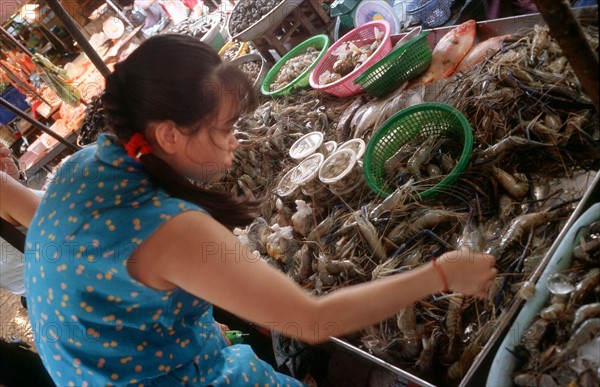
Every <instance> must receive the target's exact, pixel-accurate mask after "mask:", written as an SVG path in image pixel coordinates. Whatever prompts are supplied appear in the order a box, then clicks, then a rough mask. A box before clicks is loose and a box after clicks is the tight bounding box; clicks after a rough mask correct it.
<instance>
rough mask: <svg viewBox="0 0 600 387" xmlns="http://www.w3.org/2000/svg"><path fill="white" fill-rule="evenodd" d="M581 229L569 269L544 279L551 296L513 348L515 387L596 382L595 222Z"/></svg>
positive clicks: (599, 274)
mask: <svg viewBox="0 0 600 387" xmlns="http://www.w3.org/2000/svg"><path fill="white" fill-rule="evenodd" d="M582 231H583V232H582V234H583V235H582V236H581V238H580V240H579V243H577V244H576V245H575V248H574V249H573V258H574V262H573V264H572V266H571V268H569V269H568V270H566V271H564V272H562V273H555V274H553V275H552V277H549V278H548V283H547V286H548V289H549V290H550V293H551V294H552V297H551V299H550V300H549V303H548V304H547V305H545V307H544V308H543V309H542V310H541V311H540V313H539V317H538V318H537V319H536V320H535V321H534V322H533V323H532V324H531V325H530V326H529V327H528V328H526V330H525V333H524V335H523V339H522V340H521V343H520V344H519V345H518V346H517V347H516V348H515V352H516V353H515V354H514V355H515V356H516V357H517V359H518V364H520V365H521V366H520V367H519V368H518V369H517V370H516V372H515V374H514V377H513V381H514V383H515V385H517V386H531V385H541V384H542V383H544V384H545V385H560V386H566V385H579V386H593V385H598V384H599V383H600V378H599V376H598V367H600V354H599V352H598V347H599V346H600V302H598V300H599V297H600V292H599V291H598V289H599V288H598V285H599V284H600V269H598V264H599V263H600V243H599V241H600V221H596V222H595V223H592V224H591V225H589V226H587V227H585V229H584V230H582Z"/></svg>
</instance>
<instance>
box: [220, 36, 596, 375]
mask: <svg viewBox="0 0 600 387" xmlns="http://www.w3.org/2000/svg"><path fill="white" fill-rule="evenodd" d="M586 32H587V34H588V39H589V40H590V42H591V44H592V45H593V47H594V49H597V47H598V30H597V27H590V28H588V29H587V30H586ZM507 42H508V40H507V41H506V42H505V44H503V45H500V46H499V47H498V50H497V52H495V53H493V54H492V53H490V51H489V50H488V49H485V50H484V52H485V55H483V56H484V59H483V60H481V61H479V63H478V64H475V65H473V66H472V67H470V68H465V69H463V71H461V72H460V73H456V70H455V69H454V68H455V67H456V66H458V64H459V63H460V60H461V59H462V57H464V56H465V54H466V52H467V51H468V50H466V51H465V52H464V54H463V55H462V57H461V59H458V60H456V61H455V67H454V68H453V70H451V71H450V70H447V71H446V70H444V71H439V72H438V73H439V74H440V76H441V75H442V74H443V75H444V76H445V77H447V78H439V79H437V80H436V79H432V80H431V82H430V83H429V84H427V85H425V84H421V85H418V86H414V87H413V88H410V89H406V88H402V87H401V88H399V89H398V90H396V91H394V92H392V93H391V94H390V95H388V96H386V98H381V99H375V98H372V97H369V96H365V95H361V96H357V97H354V98H348V99H344V98H336V97H331V96H328V95H326V94H325V95H324V94H319V93H317V92H316V91H314V90H302V91H299V92H298V93H294V94H292V95H287V96H284V97H283V98H278V99H269V98H265V99H263V100H261V101H262V104H261V105H260V106H259V107H258V109H256V111H255V112H254V113H253V114H249V115H246V116H243V117H241V118H240V120H239V121H238V122H237V124H236V136H237V138H238V141H239V142H240V147H239V148H238V150H237V152H236V155H235V159H234V165H233V167H232V170H230V171H229V172H228V173H227V174H226V176H225V177H224V178H223V180H222V181H220V182H219V183H214V184H213V185H212V188H215V189H221V190H228V191H231V192H234V193H237V194H240V195H248V196H251V197H254V198H259V197H261V198H266V200H265V201H264V203H265V204H264V206H263V207H262V213H261V215H262V216H261V217H260V218H258V219H257V220H256V221H255V222H254V223H253V224H252V225H250V226H248V227H247V228H246V229H244V230H236V234H237V235H239V236H240V237H242V236H243V238H244V239H243V240H244V241H246V243H248V245H249V246H251V249H252V250H253V251H254V254H255V255H257V256H261V257H262V258H263V259H264V260H265V261H267V262H269V263H270V264H272V265H274V266H275V267H277V268H278V269H280V270H281V271H283V272H285V273H287V274H288V275H289V276H290V277H291V278H293V279H294V280H295V281H296V282H298V283H299V284H300V285H301V286H303V287H304V288H305V289H306V291H308V292H311V293H313V294H315V295H323V294H327V293H329V292H332V291H335V289H336V288H339V287H344V286H352V285H354V284H358V283H362V282H368V281H372V280H376V279H378V278H382V277H386V276H391V275H395V274H397V273H401V272H404V271H407V270H411V269H412V268H414V267H416V266H418V265H421V264H423V263H425V262H428V261H429V260H430V259H431V257H433V256H439V255H440V254H442V253H443V252H444V251H446V250H450V249H456V248H459V247H461V246H465V245H468V246H476V247H477V248H478V249H480V250H482V251H486V252H490V253H492V254H494V255H495V256H496V258H497V267H498V270H499V275H498V277H497V279H496V281H495V284H494V286H492V288H491V289H490V292H489V295H488V298H487V299H486V300H476V299H474V298H471V297H465V296H463V295H460V294H454V293H446V294H437V295H432V296H431V297H429V298H427V299H424V300H421V301H419V302H416V303H415V304H414V305H412V306H411V307H408V308H406V309H404V310H403V311H400V312H399V313H398V314H397V315H396V316H394V317H392V318H390V319H388V320H386V321H382V322H380V323H378V324H376V325H373V326H371V327H369V328H367V329H365V330H363V331H362V332H360V334H357V335H353V336H350V337H344V338H343V339H344V340H346V341H348V342H349V343H351V344H352V345H354V346H356V347H357V348H360V349H362V350H364V351H367V352H370V353H371V354H373V355H375V356H377V357H379V358H380V359H383V360H384V361H386V362H388V363H390V364H393V365H395V366H397V367H399V368H402V369H404V370H406V371H408V372H410V373H412V374H414V375H417V376H419V377H421V378H422V379H424V380H427V381H429V382H431V383H434V384H441V385H457V384H458V383H459V382H460V381H461V379H462V378H463V377H464V375H465V374H466V372H467V371H468V369H469V367H470V366H471V364H472V363H473V360H474V359H475V357H476V356H477V354H478V353H479V351H480V350H481V348H482V347H483V346H484V344H485V343H486V342H487V341H488V339H489V338H490V337H491V335H492V333H493V332H494V330H495V329H496V328H497V327H498V325H499V322H500V321H502V318H503V316H504V313H505V312H506V311H507V310H508V309H509V306H510V305H512V303H513V302H514V300H515V298H516V297H527V290H528V289H529V287H528V286H527V285H526V284H527V283H528V279H529V277H530V275H531V274H532V273H533V272H534V271H535V268H536V265H537V264H538V262H539V261H540V259H541V258H542V257H544V255H545V254H546V253H547V252H548V250H549V249H550V246H551V245H552V243H553V242H554V240H555V239H556V237H557V236H558V235H559V233H560V231H561V230H562V228H563V227H564V225H565V222H566V221H567V218H568V217H569V215H570V214H571V213H572V212H573V210H574V208H575V207H576V205H577V203H578V202H579V201H580V199H581V197H582V195H583V193H584V192H585V191H586V190H587V189H588V186H589V184H590V182H591V181H592V179H593V177H594V175H595V174H596V173H597V171H598V170H599V169H600V152H599V151H598V149H600V126H599V122H598V113H597V112H595V110H594V108H593V106H592V105H591V103H590V102H589V98H588V97H587V96H586V95H585V94H583V93H582V92H581V87H580V85H579V82H578V79H577V78H576V77H575V75H574V74H573V72H572V70H571V69H570V67H569V65H568V63H567V61H566V59H564V56H563V55H562V52H561V50H560V47H558V45H557V44H556V42H555V41H554V40H553V39H552V38H551V37H550V36H549V35H548V34H547V29H546V28H545V27H540V26H536V27H534V28H530V29H526V30H522V31H518V32H517V33H515V34H514V35H513V36H512V38H511V40H510V42H511V43H510V44H507ZM438 54H439V53H438ZM440 55H445V56H447V55H448V53H447V52H445V53H441V54H440ZM437 60H438V61H440V60H441V62H443V58H438V59H437ZM476 62H477V61H476ZM554 68H556V69H559V70H557V71H551V70H550V69H554ZM436 71H437V70H436ZM557 74H560V76H558V75H557ZM434 78H435V77H434ZM428 101H438V102H443V103H447V104H449V105H452V106H454V107H455V108H457V109H458V110H459V111H461V112H462V113H463V114H464V115H465V117H466V118H467V120H468V121H469V123H470V125H471V127H472V129H473V137H474V144H473V152H472V154H471V159H470V162H469V164H468V166H467V167H466V169H465V171H464V172H463V173H462V175H461V176H460V178H459V179H458V180H457V182H456V183H454V184H453V185H452V186H448V187H446V188H444V190H443V192H442V193H441V194H439V195H438V196H436V197H434V198H431V199H428V200H426V201H416V200H415V198H414V191H415V190H416V189H424V188H428V187H431V186H432V185H434V184H435V181H428V179H427V177H428V176H429V175H435V174H438V173H440V174H441V175H442V176H443V175H444V174H446V173H447V172H446V171H447V169H446V168H444V167H443V163H444V161H443V159H444V158H443V154H444V153H447V151H446V149H452V148H451V144H443V143H442V144H437V143H436V141H432V143H428V142H426V143H423V144H411V145H412V148H411V149H410V150H408V149H407V150H405V151H406V153H410V155H404V154H403V153H404V152H403V151H400V153H398V154H397V155H395V156H394V157H393V159H394V160H391V161H390V162H389V163H388V165H387V167H388V168H390V169H391V170H393V169H394V168H398V164H397V162H398V161H401V160H403V159H404V158H406V162H407V161H408V160H409V159H410V158H411V157H415V160H414V162H413V163H411V165H412V166H411V171H410V174H408V173H404V174H403V173H400V175H402V176H403V177H405V178H404V179H403V180H402V181H401V184H398V188H397V189H396V190H395V191H394V192H393V193H392V194H391V195H390V196H388V197H387V198H382V197H378V196H376V195H375V194H374V193H373V192H372V191H371V190H370V189H368V187H367V186H366V184H361V185H359V186H358V187H356V188H355V189H353V190H352V191H351V192H349V193H346V194H345V195H344V196H340V195H336V193H335V190H332V189H331V188H330V187H329V186H325V187H324V188H323V189H322V190H320V191H319V192H318V196H317V195H316V194H315V195H311V191H307V190H304V191H303V190H302V189H299V187H297V186H295V185H294V184H293V182H292V181H286V184H285V196H284V195H283V194H282V195H281V196H278V194H277V192H278V191H277V190H276V187H277V186H278V184H279V183H280V181H281V179H282V178H283V177H284V176H287V177H286V179H287V180H290V176H292V175H294V172H295V168H297V166H298V164H299V163H300V162H301V160H295V159H292V158H291V157H289V155H288V151H289V149H290V147H291V146H292V144H293V143H294V142H295V141H296V140H298V139H299V138H300V137H302V136H304V135H305V134H307V133H310V132H313V131H319V132H322V133H323V135H324V142H327V141H336V142H337V143H338V147H339V145H341V144H342V143H343V142H345V141H348V140H350V139H353V138H361V139H363V140H364V141H365V142H368V140H369V139H370V138H371V136H372V135H373V133H374V130H375V129H376V128H377V127H379V125H380V124H381V122H382V120H384V119H385V116H386V115H387V116H389V115H391V114H393V113H394V112H395V111H398V110H401V109H403V108H405V107H407V106H411V105H414V104H416V103H420V102H428ZM421 147H423V148H425V147H426V148H427V149H428V150H427V151H426V150H421ZM421 153H423V154H425V155H427V156H428V157H425V155H423V157H421V156H419V157H418V160H417V159H416V158H417V156H416V155H417V154H421ZM348 159H351V157H348ZM437 159H439V161H437ZM421 160H423V161H421ZM431 160H436V162H435V163H432V162H431ZM339 161H340V166H338V168H337V169H339V170H340V171H341V169H342V165H341V163H343V162H344V161H346V162H347V160H344V159H343V158H340V160H339ZM394 162H396V163H394ZM406 162H405V163H404V164H402V165H406ZM438 163H439V164H440V165H441V167H440V169H441V171H440V170H437V171H434V170H431V171H430V170H429V168H428V167H427V164H438ZM333 169H334V170H335V169H336V168H333ZM407 172H408V171H407ZM279 192H281V191H279ZM307 193H308V194H307ZM300 201H301V202H300ZM309 211H310V215H306V214H308V213H309ZM299 212H301V214H299V215H296V214H297V213H299ZM292 219H293V220H292ZM302 222H312V223H311V224H310V225H306V224H302ZM240 239H242V238H240ZM573 273H576V274H573V275H574V276H575V275H579V273H580V272H578V271H573ZM595 286H597V284H596V285H595ZM589 289H593V288H589ZM589 291H590V292H592V293H591V294H594V293H593V291H592V290H589ZM586 294H587V295H586V296H585V297H589V294H588V293H586ZM586 302H587V301H586ZM579 306H580V305H577V307H579ZM590 308H591V307H590ZM582 313H583V312H582ZM580 319H581V318H580ZM595 319H597V318H595V317H594V318H591V319H586V320H587V321H592V323H588V324H596V323H594V322H593V321H594V320H595ZM575 320H577V319H576V318H575V317H573V319H572V321H575ZM572 321H569V325H571V324H572ZM578 321H579V320H578ZM584 325H585V324H584V323H583V321H582V323H581V325H580V327H582V326H584ZM585 326H587V325H585ZM576 329H580V328H576ZM585 329H586V330H587V329H595V328H593V327H592V328H585ZM573 332H575V331H573Z"/></svg>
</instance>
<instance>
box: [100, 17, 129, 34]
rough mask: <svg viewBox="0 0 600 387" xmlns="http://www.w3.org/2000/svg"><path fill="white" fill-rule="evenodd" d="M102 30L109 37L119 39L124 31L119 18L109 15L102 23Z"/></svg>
mask: <svg viewBox="0 0 600 387" xmlns="http://www.w3.org/2000/svg"><path fill="white" fill-rule="evenodd" d="M102 31H104V33H105V34H106V36H108V37H109V38H110V39H119V38H120V37H121V36H123V33H124V32H125V25H124V24H123V22H122V21H121V19H118V18H116V17H109V18H108V19H106V20H105V21H104V23H103V24H102Z"/></svg>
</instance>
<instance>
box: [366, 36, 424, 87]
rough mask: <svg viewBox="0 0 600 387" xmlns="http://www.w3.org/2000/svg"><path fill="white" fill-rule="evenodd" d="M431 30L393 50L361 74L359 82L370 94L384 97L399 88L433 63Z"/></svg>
mask: <svg viewBox="0 0 600 387" xmlns="http://www.w3.org/2000/svg"><path fill="white" fill-rule="evenodd" d="M427 35H429V32H423V33H421V34H420V35H419V36H418V37H416V38H415V39H413V40H411V41H409V42H408V43H406V44H404V45H402V46H400V47H398V48H396V49H394V50H392V52H390V53H389V54H387V55H386V56H385V58H383V59H382V60H380V61H379V62H377V63H376V64H375V65H373V66H371V68H369V69H368V70H367V71H365V72H364V73H362V74H361V75H359V76H358V77H357V78H356V79H355V80H354V83H358V84H359V85H360V86H361V87H362V88H363V89H364V90H365V91H366V92H367V93H368V94H369V95H372V96H374V97H382V96H384V95H386V94H388V93H389V92H391V91H393V90H395V89H397V88H398V87H399V86H400V85H401V84H402V83H403V82H406V81H408V80H410V79H412V78H414V77H416V76H417V75H419V74H420V73H422V72H423V71H425V70H427V68H428V67H429V65H430V64H431V58H432V57H431V52H432V51H431V46H429V42H428V41H427Z"/></svg>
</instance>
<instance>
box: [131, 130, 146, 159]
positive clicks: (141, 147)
mask: <svg viewBox="0 0 600 387" xmlns="http://www.w3.org/2000/svg"><path fill="white" fill-rule="evenodd" d="M125 150H126V151H127V154H128V155H129V156H130V157H132V158H134V159H136V160H139V159H140V157H141V156H143V155H147V154H149V153H152V146H150V144H149V143H148V141H146V138H145V137H144V135H143V134H142V133H139V132H138V133H136V134H134V135H133V136H131V138H130V139H129V141H127V143H126V144H125Z"/></svg>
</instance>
